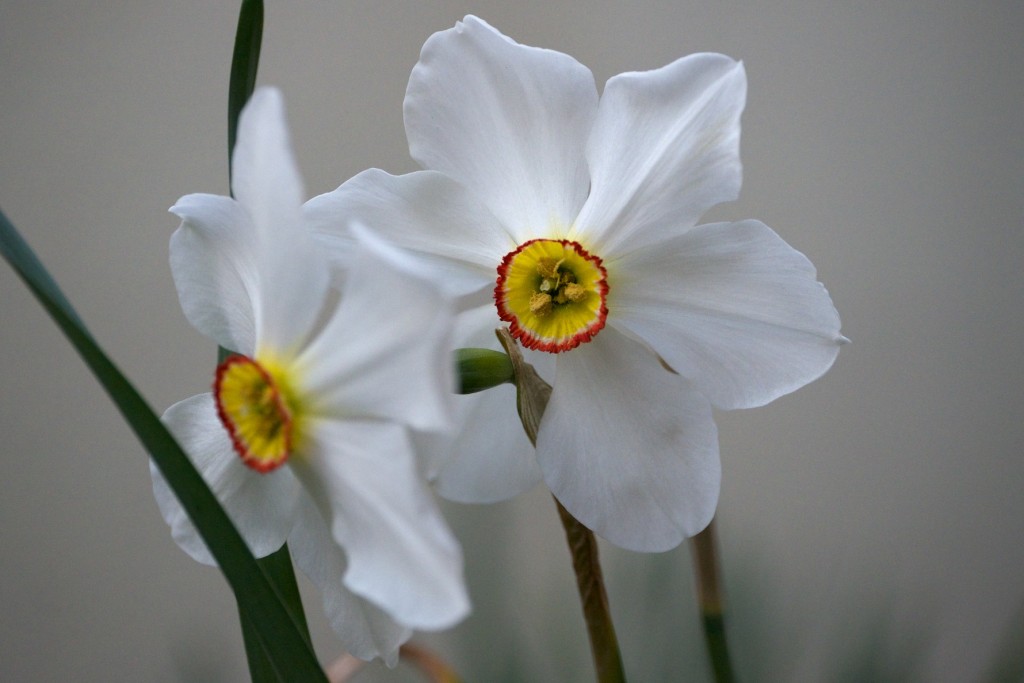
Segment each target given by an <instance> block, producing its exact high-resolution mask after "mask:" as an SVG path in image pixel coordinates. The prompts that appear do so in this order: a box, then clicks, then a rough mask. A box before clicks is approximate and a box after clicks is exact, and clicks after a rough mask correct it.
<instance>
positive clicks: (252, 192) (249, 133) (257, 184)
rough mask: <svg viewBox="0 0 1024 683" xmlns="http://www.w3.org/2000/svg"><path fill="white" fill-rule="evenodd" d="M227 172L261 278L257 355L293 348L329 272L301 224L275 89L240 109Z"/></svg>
mask: <svg viewBox="0 0 1024 683" xmlns="http://www.w3.org/2000/svg"><path fill="white" fill-rule="evenodd" d="M232 172H233V174H234V182H233V183H232V186H233V188H234V191H235V196H236V198H237V199H238V201H239V203H241V204H242V206H244V207H245V209H246V210H247V211H248V213H249V215H250V216H251V219H252V225H253V230H252V232H251V233H250V234H248V235H246V236H245V239H246V240H247V242H248V245H249V249H251V250H252V251H253V252H254V254H255V256H254V259H255V262H256V264H257V269H258V271H257V272H258V276H259V278H260V289H259V297H258V299H257V307H256V341H257V347H258V348H257V354H258V353H260V348H261V347H269V348H271V349H273V350H274V351H275V352H277V353H283V352H294V351H296V350H297V348H298V347H300V346H301V345H302V343H303V342H304V341H305V339H306V337H307V335H308V334H309V332H310V330H311V329H312V327H313V325H314V323H315V322H316V319H317V317H318V316H319V314H320V311H321V309H322V307H323V302H324V298H325V296H326V294H327V287H328V278H329V271H328V263H327V260H326V257H325V255H324V254H322V253H321V252H320V250H319V249H318V248H317V247H316V245H315V243H314V242H313V239H312V236H311V235H310V234H309V231H308V229H307V227H306V226H305V225H303V223H302V208H301V207H302V200H303V189H302V179H301V178H300V176H299V171H298V168H297V167H296V164H295V158H294V155H293V154H292V149H291V142H290V140H289V135H288V127H287V124H286V122H285V115H284V102H283V100H282V98H281V94H280V93H279V92H278V91H277V90H275V89H273V88H260V89H259V90H257V91H256V92H255V93H253V95H252V98H251V99H250V100H249V103H248V104H247V105H246V106H245V108H244V109H243V110H242V114H241V116H240V118H239V123H238V140H237V144H236V145H235V153H234V161H233V165H232Z"/></svg>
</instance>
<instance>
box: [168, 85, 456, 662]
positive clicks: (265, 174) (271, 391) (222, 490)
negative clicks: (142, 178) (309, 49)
mask: <svg viewBox="0 0 1024 683" xmlns="http://www.w3.org/2000/svg"><path fill="white" fill-rule="evenodd" d="M233 169H234V181H233V189H234V194H235V197H236V198H237V199H232V198H229V197H220V196H214V195H204V194H194V195H188V196H185V197H182V198H181V199H180V200H179V201H178V203H177V204H175V205H174V207H173V208H172V209H171V211H172V212H173V213H175V214H176V215H178V216H179V217H180V218H181V219H182V223H181V227H179V228H178V230H177V231H176V232H175V233H174V236H173V237H172V238H171V268H172V271H173V275H174V281H175V284H176V285H177V288H178V295H179V298H180V300H181V305H182V308H183V309H184V311H185V315H186V316H187V317H188V319H189V321H190V322H191V323H192V324H193V325H194V326H195V327H196V328H197V329H199V330H200V331H201V332H202V333H204V334H206V335H207V336H209V337H210V338H211V339H213V340H214V341H216V342H217V343H218V344H220V345H221V346H223V347H225V348H227V349H231V350H233V351H235V352H236V353H237V354H239V355H235V356H232V357H230V358H229V359H228V360H226V361H225V362H224V363H223V364H221V365H220V367H219V368H218V369H217V372H216V380H215V382H214V390H213V393H206V394H201V395H198V396H193V397H192V398H189V399H186V400H184V401H182V402H180V403H178V404H176V405H174V406H171V408H169V409H168V410H167V412H166V413H165V414H164V418H163V419H164V422H165V423H166V424H167V426H168V427H169V428H170V430H171V431H172V433H173V434H174V435H175V437H176V438H177V439H178V441H179V442H180V443H181V445H182V447H183V448H184V449H185V451H186V452H187V453H188V455H189V457H190V458H191V459H192V461H193V462H194V464H195V465H196V467H197V469H198V470H199V471H200V473H201V474H202V475H203V477H204V479H205V480H206V481H207V483H208V484H209V485H210V488H211V489H212V490H213V492H214V494H215V495H216V496H217V498H218V499H219V500H220V502H221V504H222V505H223V506H224V508H225V510H226V511H227V513H228V515H229V516H230V518H231V519H232V521H233V522H234V524H235V526H236V527H237V528H238V530H239V531H240V532H241V534H242V536H243V537H244V538H245V540H246V542H247V543H248V545H249V547H250V548H251V550H252V552H253V554H255V555H256V556H257V557H263V556H266V555H268V554H270V553H272V552H274V551H276V550H278V549H279V548H280V547H281V546H282V545H283V544H284V543H285V542H286V541H287V542H288V543H289V545H290V548H291V551H292V555H293V557H294V560H295V563H296V564H297V565H298V567H299V568H300V569H301V570H302V571H303V572H304V573H305V574H306V575H307V576H309V577H310V578H311V579H312V580H313V581H314V583H315V584H316V585H317V586H318V587H319V589H320V591H321V593H322V595H323V599H324V606H325V609H326V612H327V615H328V617H329V619H330V621H331V624H332V625H333V626H334V628H335V630H336V631H337V632H338V633H339V635H340V636H341V637H342V640H343V644H344V645H345V646H346V648H348V649H349V651H350V652H351V653H352V654H354V655H356V656H358V657H361V658H364V659H370V658H372V657H375V656H381V657H383V658H384V659H385V660H386V661H388V662H389V663H391V664H393V663H394V662H395V661H396V658H397V654H398V646H399V645H400V644H401V643H403V642H405V641H406V640H407V639H408V638H409V636H410V634H411V629H428V630H431V629H439V628H446V627H448V626H451V625H453V624H454V623H455V622H457V621H459V620H460V619H461V618H463V617H464V616H465V615H466V613H467V611H468V609H469V602H468V598H467V595H466V590H465V586H464V582H463V576H462V555H461V550H460V549H459V546H458V543H457V541H456V540H455V538H454V537H453V535H452V534H451V532H450V531H449V529H448V527H447V525H446V523H445V521H444V519H443V518H442V516H441V514H440V511H439V509H438V507H437V505H436V502H435V501H434V500H433V498H432V493H431V491H430V489H429V486H428V485H427V484H426V482H425V481H423V480H422V479H421V477H420V476H419V473H418V466H417V463H416V461H415V459H414V452H413V448H412V443H411V437H410V434H409V428H412V429H415V430H428V431H429V430H440V429H444V428H446V427H448V426H449V423H450V420H451V416H450V414H449V413H450V410H451V392H452V388H453V383H454V369H453V362H452V358H451V349H450V346H451V339H450V337H451V325H452V320H453V317H454V316H453V313H452V306H451V304H450V303H449V302H448V300H447V299H446V298H444V297H443V296H442V295H441V294H440V293H439V292H438V291H437V289H436V288H435V287H433V286H432V285H430V283H429V282H427V281H425V280H424V279H423V278H422V277H421V276H419V275H416V274H415V272H414V271H413V270H410V266H411V265H412V266H415V264H410V263H409V261H410V257H409V256H408V255H404V254H401V253H398V252H395V251H394V250H393V248H390V247H384V246H382V245H381V244H380V243H379V242H378V241H377V240H376V238H374V239H369V236H366V237H365V238H364V239H361V240H360V245H359V246H358V254H359V256H358V259H355V260H354V261H353V266H352V268H351V269H350V270H349V271H348V272H347V273H346V274H345V277H344V278H343V281H342V283H341V284H342V291H341V294H340V297H338V296H336V295H334V294H332V292H331V291H330V288H329V272H328V271H329V266H328V262H327V260H326V257H325V256H324V254H323V250H322V249H320V248H319V247H318V246H317V245H316V244H315V242H314V241H313V239H312V237H311V235H310V232H309V230H308V228H307V226H306V225H305V224H304V223H303V216H302V210H301V206H302V199H303V196H302V195H303V189H302V181H301V179H300V177H299V174H298V170H297V169H296V166H295V162H294V159H293V156H292V152H291V148H290V144H289V140H288V132H287V128H286V124H285V119H284V106H283V103H282V100H281V96H280V94H279V93H278V92H277V91H276V90H272V89H261V90H258V91H257V92H256V93H254V94H253V96H252V99H251V100H250V102H249V104H248V105H247V106H246V108H245V109H244V110H243V112H242V115H241V118H240V123H239V133H238V143H237V146H236V149H235V153H234V163H233ZM151 469H152V473H153V480H154V491H155V493H156V499H157V503H158V504H159V506H160V510H161V512H162V513H163V515H164V518H165V519H166V520H167V523H168V524H169V525H170V526H171V529H172V533H173V536H174V539H175V540H176V541H177V542H178V544H179V545H180V546H181V547H182V548H183V549H184V550H185V551H186V552H188V553H189V555H191V556H192V557H193V558H195V559H196V560H199V561H200V562H204V563H207V564H213V563H214V561H213V558H212V556H211V555H210V553H209V551H208V549H207V548H206V546H205V545H204V544H203V541H202V539H201V538H200V537H199V535H198V533H197V532H196V529H195V527H194V526H193V525H192V523H191V521H190V520H189V519H188V517H187V515H186V514H185V512H184V511H183V509H182V508H181V506H180V505H179V503H178V501H177V499H176V498H175V497H174V494H173V492H172V491H171V490H170V488H169V487H168V486H167V483H166V481H165V480H164V479H163V477H162V476H160V474H159V472H158V471H157V470H156V469H155V467H153V468H151Z"/></svg>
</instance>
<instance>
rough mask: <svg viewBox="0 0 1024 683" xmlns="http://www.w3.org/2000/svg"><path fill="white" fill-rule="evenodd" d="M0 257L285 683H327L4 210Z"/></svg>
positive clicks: (203, 492)
mask: <svg viewBox="0 0 1024 683" xmlns="http://www.w3.org/2000/svg"><path fill="white" fill-rule="evenodd" d="M0 254H2V255H3V257H4V258H5V259H6V260H7V261H8V263H10V264H11V267H13V268H14V270H15V272H17V274H18V276H19V277H21V279H22V280H23V281H24V282H25V284H26V285H27V286H28V288H29V289H30V290H31V291H32V293H33V294H34V295H35V297H36V299H38V300H39V303H40V304H42V306H43V308H45V309H46V311H47V313H49V314H50V316H51V317H52V318H53V320H54V322H56V323H57V326H58V327H60V329H61V331H62V332H64V334H65V335H66V336H67V337H68V339H69V340H70V341H71V344H72V346H74V347H75V350H76V351H77V352H78V353H79V355H80V356H81V357H82V359H83V360H84V361H85V363H86V365H88V366H89V369H90V370H92V372H93V374H94V375H95V376H96V379H98V380H99V382H100V384H102V385H103V388H104V389H105V390H106V391H107V394H108V395H109V396H110V398H111V399H112V400H113V401H114V404H115V405H116V406H117V408H118V410H119V411H120V412H121V414H122V415H123V416H124V418H125V420H126V421H127V422H128V424H129V425H130V427H131V429H132V431H134V432H135V434H136V436H138V438H139V440H140V441H141V442H142V444H143V446H144V447H145V448H146V450H147V451H148V452H149V454H150V456H151V457H152V458H153V462H155V463H156V466H157V467H158V468H159V469H160V471H161V473H162V474H163V476H164V477H165V478H166V479H167V482H168V484H170V486H171V488H172V489H173V490H174V493H175V495H176V496H177V497H178V500H179V501H180V502H181V505H182V507H183V508H185V511H186V512H187V513H188V515H189V517H190V518H191V519H192V521H193V523H194V524H195V526H196V529H198V531H199V533H200V535H202V537H203V541H204V542H205V543H206V545H207V547H208V548H210V551H211V552H212V553H213V556H214V558H215V559H216V560H217V564H218V565H219V566H220V568H221V571H223V572H224V576H225V577H226V578H227V581H228V583H229V584H230V585H231V588H232V590H234V592H235V595H236V597H237V598H238V600H239V601H240V602H242V603H244V604H245V605H246V614H247V615H248V616H249V618H250V619H251V621H252V626H253V628H254V630H255V631H256V632H257V634H258V635H259V638H260V640H261V641H262V642H263V645H264V647H265V650H266V652H267V654H268V656H269V657H270V659H271V661H272V663H273V666H274V668H275V669H276V670H277V671H278V672H279V674H282V673H285V672H286V677H287V680H291V681H323V682H326V680H327V679H326V677H325V676H324V674H323V671H322V670H321V669H320V665H319V664H318V662H317V660H316V656H315V655H314V653H313V651H312V649H311V648H310V646H309V644H308V643H307V641H306V640H305V638H303V636H302V634H301V633H300V631H299V629H298V627H297V626H296V624H295V622H294V621H293V620H292V617H291V616H290V615H289V613H288V610H287V609H286V608H285V606H284V604H283V603H282V601H281V599H280V598H279V597H278V595H277V593H276V592H275V590H274V588H273V587H272V586H271V584H270V582H269V581H268V580H267V577H266V575H265V574H264V572H263V571H262V570H261V569H260V567H259V565H258V564H257V563H256V560H255V558H253V556H252V554H251V553H250V552H249V549H248V547H247V546H246V545H245V541H244V540H242V537H241V536H240V535H239V534H238V531H237V530H236V529H235V527H234V525H233V524H232V523H231V520H230V519H228V516H227V515H226V514H225V513H224V510H223V508H221V506H220V504H219V503H218V502H217V499H216V498H215V497H214V495H213V493H212V492H211V491H210V489H209V487H208V486H207V485H206V482H205V481H203V479H202V477H201V476H200V475H199V473H198V472H197V471H196V469H195V467H193V466H192V463H191V461H189V459H188V458H187V457H186V455H185V453H184V452H183V451H182V450H181V447H179V446H178V444H177V442H175V440H174V438H173V437H172V436H171V434H170V432H168V431H167V429H166V428H165V427H164V425H163V423H162V422H161V421H160V418H158V417H157V415H156V414H155V413H154V412H153V410H152V409H151V408H150V407H149V406H148V405H147V404H146V402H145V400H144V399H143V398H142V397H141V396H140V395H139V393H138V392H137V391H136V390H135V388H134V387H133V386H132V385H131V383H129V382H128V380H127V379H126V378H125V377H124V375H123V374H121V372H120V371H119V370H118V369H117V367H115V366H114V364H113V363H112V362H111V361H110V359H109V358H107V356H106V355H105V354H104V353H103V350H102V349H100V347H99V345H98V344H97V343H96V341H95V340H94V339H93V337H92V335H91V334H90V333H89V332H88V330H87V329H86V328H85V325H84V324H83V323H82V321H81V319H80V318H79V317H78V315H77V314H76V313H75V311H74V310H73V309H72V307H71V305H70V303H68V301H67V299H66V298H65V297H64V295H63V294H62V293H61V291H60V288H59V287H58V286H57V283H56V282H54V280H53V278H51V277H50V275H49V273H47V271H46V269H45V268H44V267H43V264H42V263H40V261H39V259H38V258H37V257H36V255H35V254H34V253H33V252H32V250H31V248H30V247H29V246H28V244H27V243H26V242H25V241H24V239H22V237H21V235H20V234H19V233H18V231H17V229H15V227H14V225H13V224H12V223H11V222H10V221H9V220H8V219H7V216H6V215H5V214H4V213H3V211H0Z"/></svg>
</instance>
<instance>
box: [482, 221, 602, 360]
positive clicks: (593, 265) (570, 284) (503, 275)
mask: <svg viewBox="0 0 1024 683" xmlns="http://www.w3.org/2000/svg"><path fill="white" fill-rule="evenodd" d="M607 296H608V273H607V272H606V271H605V268H604V265H603V264H602V262H601V259H600V258H599V257H597V256H595V255H593V254H591V253H589V252H588V251H587V250H586V249H584V248H583V247H582V246H581V245H580V244H579V243H578V242H572V241H569V240H551V239H535V240H530V241H529V242H524V243H523V244H521V245H519V247H518V248H517V249H515V250H514V251H512V252H509V253H508V254H506V255H505V258H503V259H502V261H501V265H500V266H498V283H497V285H496V286H495V288H494V301H495V304H496V305H497V307H498V317H499V318H501V319H502V320H504V321H505V322H507V323H508V324H509V330H510V331H511V332H512V336H513V337H515V338H516V339H518V340H519V342H520V343H521V344H522V345H523V346H525V347H526V348H528V349H535V350H538V351H547V352H549V353H561V352H562V351H568V350H569V349H574V348H576V347H577V346H579V345H580V344H583V343H585V342H588V341H590V340H591V339H593V338H594V335H596V334H597V333H598V332H600V331H601V329H602V328H603V327H604V324H605V321H606V320H607V318H608V306H607V303H606V299H607Z"/></svg>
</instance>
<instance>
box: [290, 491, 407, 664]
mask: <svg viewBox="0 0 1024 683" xmlns="http://www.w3.org/2000/svg"><path fill="white" fill-rule="evenodd" d="M305 500H306V502H305V503H304V505H303V507H302V508H301V510H300V513H299V521H298V522H297V523H296V525H295V528H294V529H293V531H292V533H291V535H290V536H289V537H288V547H289V549H290V551H291V554H292V557H293V558H294V560H295V564H296V566H297V567H298V568H299V569H300V570H301V571H302V573H303V574H305V575H306V576H308V577H309V579H310V580H311V581H312V582H313V584H314V585H315V586H316V587H317V590H319V591H320V595H321V597H322V599H323V604H324V613H325V614H326V615H327V619H328V621H329V622H330V624H331V627H332V628H334V631H335V632H336V633H337V634H338V637H339V638H341V644H342V646H343V647H344V648H345V649H346V650H347V651H348V652H349V653H351V654H353V655H355V656H356V657H359V658H360V659H365V660H370V659H373V658H374V657H381V658H382V659H383V660H384V662H385V663H386V664H387V665H388V666H394V665H395V664H396V663H397V662H398V648H399V646H401V645H402V644H403V643H404V642H406V641H407V640H409V637H410V636H411V635H412V630H411V629H409V628H407V627H405V626H402V625H400V624H398V623H396V622H395V621H394V620H393V619H392V618H391V617H389V616H388V615H387V614H385V613H384V612H382V611H381V610H380V609H379V608H377V607H375V606H374V605H373V604H371V603H369V602H367V601H366V600H363V599H362V598H360V597H359V596H357V595H356V594H354V593H353V592H352V591H350V590H348V589H347V588H345V585H344V583H343V580H342V577H344V575H345V570H346V567H347V562H346V561H345V554H344V553H343V552H342V551H341V549H340V548H339V547H338V545H337V544H336V543H335V542H334V539H333V538H331V534H330V531H328V529H327V524H326V523H325V522H324V519H323V517H321V516H320V512H319V511H318V510H317V509H316V508H315V507H314V506H313V503H312V501H311V500H310V499H309V498H305Z"/></svg>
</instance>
